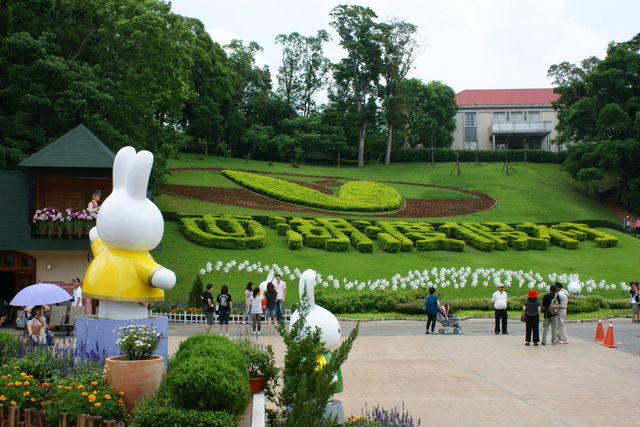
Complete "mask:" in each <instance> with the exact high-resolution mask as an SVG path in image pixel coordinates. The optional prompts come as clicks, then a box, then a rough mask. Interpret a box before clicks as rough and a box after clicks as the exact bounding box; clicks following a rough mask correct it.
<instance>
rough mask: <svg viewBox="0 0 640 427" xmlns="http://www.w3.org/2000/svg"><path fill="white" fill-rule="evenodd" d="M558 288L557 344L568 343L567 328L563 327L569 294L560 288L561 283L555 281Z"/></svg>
mask: <svg viewBox="0 0 640 427" xmlns="http://www.w3.org/2000/svg"><path fill="white" fill-rule="evenodd" d="M555 285H556V287H557V288H558V302H559V303H560V311H559V312H558V344H569V341H567V330H566V329H565V326H564V324H565V319H566V318H567V303H568V302H569V294H568V293H567V291H565V290H564V289H562V283H560V282H556V283H555Z"/></svg>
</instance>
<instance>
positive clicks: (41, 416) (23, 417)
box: [0, 405, 125, 427]
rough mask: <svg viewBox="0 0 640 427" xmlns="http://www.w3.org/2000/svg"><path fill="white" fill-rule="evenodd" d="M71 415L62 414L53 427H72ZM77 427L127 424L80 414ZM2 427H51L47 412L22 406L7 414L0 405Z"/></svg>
mask: <svg viewBox="0 0 640 427" xmlns="http://www.w3.org/2000/svg"><path fill="white" fill-rule="evenodd" d="M70 418H71V414H70V413H68V412H61V413H60V414H59V416H58V424H54V425H52V426H51V427H54V426H57V427H72V424H71V422H70V421H69V420H70ZM74 426H75V427H125V424H123V423H121V422H117V421H116V420H103V419H102V417H100V416H96V415H88V414H80V415H78V421H77V423H76V424H75V425H74ZM0 427H49V424H48V423H47V411H44V410H41V409H40V410H39V409H36V408H28V409H25V410H24V411H23V410H22V409H21V408H20V406H9V408H8V411H7V414H5V411H4V407H3V405H0Z"/></svg>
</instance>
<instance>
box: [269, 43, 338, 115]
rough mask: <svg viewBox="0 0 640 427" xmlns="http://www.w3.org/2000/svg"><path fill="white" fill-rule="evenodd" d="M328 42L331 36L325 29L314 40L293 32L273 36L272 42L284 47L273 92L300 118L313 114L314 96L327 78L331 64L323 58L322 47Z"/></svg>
mask: <svg viewBox="0 0 640 427" xmlns="http://www.w3.org/2000/svg"><path fill="white" fill-rule="evenodd" d="M329 40H331V36H330V35H329V33H327V32H326V31H325V30H319V31H318V35H317V36H316V37H304V36H302V35H300V34H299V33H295V32H294V33H291V34H289V35H285V34H279V35H278V36H277V37H276V43H278V44H281V45H282V46H283V47H284V48H283V51H282V66H281V67H280V68H279V69H278V85H279V86H278V90H277V93H278V94H279V95H280V96H281V97H282V98H283V99H284V101H285V102H287V103H288V104H289V105H290V106H291V108H292V109H293V110H295V111H296V112H297V113H298V114H300V115H302V116H304V117H308V116H309V115H310V114H312V113H314V112H316V111H315V108H316V100H315V97H316V95H317V94H318V92H320V91H321V90H322V89H323V88H324V87H325V85H326V84H327V81H328V78H329V70H330V67H331V62H330V61H329V59H328V58H326V57H325V56H324V53H323V47H322V45H323V43H325V42H327V41H329Z"/></svg>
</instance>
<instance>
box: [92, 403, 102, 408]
mask: <svg viewBox="0 0 640 427" xmlns="http://www.w3.org/2000/svg"><path fill="white" fill-rule="evenodd" d="M100 405H101V403H100V402H96V403H94V404H93V406H95V407H96V408H97V407H99V406H100Z"/></svg>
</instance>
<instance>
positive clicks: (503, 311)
mask: <svg viewBox="0 0 640 427" xmlns="http://www.w3.org/2000/svg"><path fill="white" fill-rule="evenodd" d="M491 301H493V308H494V309H495V317H496V329H495V333H496V335H498V334H500V329H501V328H500V324H501V323H502V333H503V334H504V335H509V332H507V293H506V292H505V291H504V285H503V284H500V285H498V290H497V291H495V292H494V293H493V296H492V297H491Z"/></svg>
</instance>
